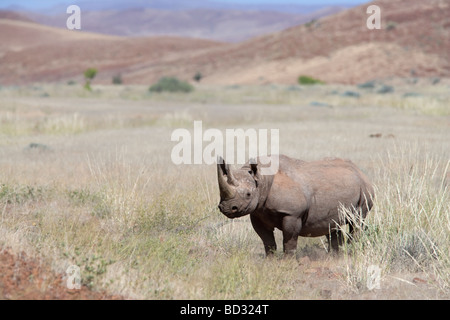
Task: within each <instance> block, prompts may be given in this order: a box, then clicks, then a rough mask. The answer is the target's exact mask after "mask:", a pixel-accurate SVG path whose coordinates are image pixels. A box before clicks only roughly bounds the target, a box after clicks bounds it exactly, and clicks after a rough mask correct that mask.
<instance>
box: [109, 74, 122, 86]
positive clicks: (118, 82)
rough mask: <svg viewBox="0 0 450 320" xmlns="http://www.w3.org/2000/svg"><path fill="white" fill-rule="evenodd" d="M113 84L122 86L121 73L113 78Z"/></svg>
mask: <svg viewBox="0 0 450 320" xmlns="http://www.w3.org/2000/svg"><path fill="white" fill-rule="evenodd" d="M112 83H113V84H122V83H123V81H122V75H121V74H120V73H119V74H117V75H115V76H114V77H112Z"/></svg>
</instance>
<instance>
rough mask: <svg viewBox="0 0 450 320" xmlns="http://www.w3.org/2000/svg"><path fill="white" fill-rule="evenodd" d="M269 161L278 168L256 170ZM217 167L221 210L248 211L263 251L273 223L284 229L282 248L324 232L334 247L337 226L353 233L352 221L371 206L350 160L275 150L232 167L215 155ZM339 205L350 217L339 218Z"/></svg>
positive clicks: (365, 183)
mask: <svg viewBox="0 0 450 320" xmlns="http://www.w3.org/2000/svg"><path fill="white" fill-rule="evenodd" d="M261 160H264V161H261ZM272 160H273V161H278V171H277V172H275V173H274V174H270V175H263V174H261V171H262V170H261V169H264V168H265V167H266V166H267V165H264V164H267V163H270V161H272ZM262 163H264V164H262ZM217 172H218V180H219V189H220V204H219V209H220V211H221V212H222V213H223V214H224V215H226V216H227V217H228V218H231V219H234V218H238V217H242V216H245V215H247V214H250V219H251V222H252V225H253V228H254V229H255V231H256V233H257V234H258V235H259V236H260V237H261V239H262V241H263V243H264V247H265V251H266V254H267V255H270V254H271V253H273V252H274V251H275V250H276V248H277V246H276V242H275V237H274V233H273V232H274V229H275V228H277V229H280V230H281V231H282V232H283V249H284V252H286V253H290V254H292V253H295V251H296V249H297V239H298V236H302V237H318V236H327V240H328V245H329V249H330V250H331V249H333V250H336V251H337V250H338V248H339V244H340V242H341V241H342V234H341V232H340V230H339V226H342V225H345V224H349V225H350V234H353V231H354V226H353V223H352V221H353V222H354V221H361V220H358V219H364V218H365V217H366V215H367V213H368V212H369V210H370V209H371V208H372V205H373V202H372V199H373V195H374V191H373V187H372V185H371V183H370V181H369V179H368V178H367V177H366V176H365V175H364V174H363V173H362V172H361V170H359V169H358V168H357V167H356V165H355V164H354V163H353V162H351V161H349V160H342V159H324V160H320V161H311V162H306V161H301V160H297V159H293V158H290V157H287V156H284V155H279V156H278V155H277V156H268V158H267V157H264V159H262V158H261V157H260V158H257V159H256V160H255V161H251V162H250V163H247V164H245V165H244V166H243V167H242V168H240V169H237V170H231V168H230V166H229V165H228V164H226V163H225V161H224V160H223V159H222V158H220V157H219V159H218V164H217ZM342 209H347V210H346V211H347V212H351V215H354V216H355V219H348V216H347V217H344V216H343V214H342Z"/></svg>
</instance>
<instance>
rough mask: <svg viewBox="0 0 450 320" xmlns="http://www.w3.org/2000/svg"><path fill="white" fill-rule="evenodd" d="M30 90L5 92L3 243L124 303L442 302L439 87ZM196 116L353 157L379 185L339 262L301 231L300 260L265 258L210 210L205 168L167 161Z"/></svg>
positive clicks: (245, 228) (250, 236) (257, 245)
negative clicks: (76, 271)
mask: <svg viewBox="0 0 450 320" xmlns="http://www.w3.org/2000/svg"><path fill="white" fill-rule="evenodd" d="M39 88H40V89H39V90H35V89H31V88H16V89H14V88H3V89H2V91H0V94H1V100H0V123H1V129H0V213H1V218H0V219H1V228H0V244H1V245H2V246H7V247H11V248H13V249H14V250H25V251H27V252H28V253H29V254H31V255H34V256H39V257H41V258H44V259H46V260H48V261H51V263H52V265H53V267H54V269H55V270H57V271H59V272H62V273H64V272H65V270H66V268H67V267H68V266H69V265H72V264H76V265H79V266H80V267H81V270H82V280H83V283H85V284H86V285H88V286H91V287H93V288H103V289H107V290H109V291H110V292H112V293H115V294H123V295H126V296H127V297H130V298H145V299H210V298H211V299H230V298H231V299H299V298H307V299H318V298H344V299H345V298H448V297H449V287H450V279H449V277H448V275H449V274H450V272H449V271H450V270H449V267H450V255H449V248H450V239H449V236H448V234H449V232H448V231H449V230H450V218H449V213H450V208H449V203H450V201H449V200H450V199H449V189H448V185H449V183H450V181H449V179H448V177H449V174H448V172H449V162H448V161H449V159H450V150H449V148H448V137H449V133H450V128H449V127H448V123H449V114H448V109H446V108H445V106H448V101H449V100H448V99H449V97H448V94H447V95H446V94H445V92H446V91H445V88H442V89H440V90H439V89H436V88H433V90H435V91H433V92H431V89H430V90H429V91H427V89H426V88H425V89H422V94H423V97H421V98H420V100H418V101H417V102H411V101H412V100H411V101H410V99H414V98H402V92H401V91H400V92H397V93H395V94H390V95H387V96H382V97H380V96H379V95H377V94H375V93H372V92H367V93H366V92H362V96H361V98H360V99H355V98H350V97H343V96H341V95H340V93H341V92H345V91H347V90H350V89H352V90H357V89H355V88H350V87H339V86H336V87H329V86H324V87H320V88H319V87H314V88H310V89H305V88H302V89H299V90H297V89H295V90H294V89H292V88H290V87H275V86H274V87H264V88H258V87H235V88H214V87H213V88H208V87H204V88H200V89H199V90H197V91H196V92H195V93H192V94H190V95H187V96H186V95H177V94H175V95H168V94H167V95H166V94H163V95H156V96H155V95H148V93H147V92H145V90H146V88H144V87H138V86H136V87H99V88H97V89H96V88H95V86H94V91H95V90H97V92H94V93H93V94H92V95H88V96H85V93H84V92H82V91H80V90H79V88H77V87H72V86H50V85H45V86H40V87H39ZM404 90H408V88H405V89H404ZM414 90H416V89H414ZM40 91H45V92H47V93H48V96H40V95H41V93H40ZM436 91H437V92H436ZM336 92H337V94H336ZM311 101H321V102H324V103H327V104H329V105H331V107H314V106H311V105H310V102H311ZM193 120H203V123H204V128H207V127H217V128H219V129H223V130H224V129H225V128H238V127H255V128H269V129H270V128H276V129H280V151H281V152H282V153H285V154H288V155H291V156H293V157H298V158H303V159H306V160H311V159H318V158H323V157H327V156H337V157H345V158H350V159H352V160H353V161H354V162H355V163H357V164H358V165H359V166H360V167H361V168H362V169H363V170H364V171H365V172H366V173H367V175H368V176H369V177H371V178H372V180H373V181H374V183H375V185H376V189H377V196H376V199H375V207H374V210H373V211H372V212H371V214H370V216H369V219H368V220H367V222H366V225H365V231H364V232H362V233H361V235H360V236H359V237H358V239H357V240H356V241H354V242H353V244H351V245H346V246H345V247H344V250H343V251H344V252H343V253H342V254H341V255H339V256H333V255H327V254H325V250H324V247H323V244H322V241H323V239H305V238H301V239H300V240H299V251H298V254H297V257H298V260H295V259H282V258H281V257H277V258H274V259H265V258H264V255H263V252H264V250H263V246H262V244H261V241H260V239H259V238H258V236H257V235H256V233H255V232H254V231H253V230H252V227H251V225H250V222H249V219H248V217H245V218H242V219H240V220H236V221H229V220H227V219H226V218H225V217H224V216H222V215H221V214H220V213H219V211H218V210H217V209H216V207H217V203H218V196H219V195H218V190H217V186H216V174H215V167H214V166H206V165H197V166H175V165H173V164H172V162H171V160H170V154H171V149H172V147H173V145H174V143H172V142H171V141H170V135H171V132H172V130H173V129H174V128H177V127H186V128H188V129H192V126H193ZM375 133H381V134H382V136H381V138H370V137H369V136H370V135H371V134H375ZM30 143H39V144H41V145H43V146H46V147H47V148H43V147H42V148H30ZM279 237H280V234H279V233H278V234H277V238H279ZM306 257H308V258H306ZM370 265H376V266H379V268H380V269H381V271H382V273H381V289H380V290H374V291H369V290H368V289H367V287H366V286H365V284H366V281H367V268H368V267H369V266H370ZM415 278H420V279H421V280H424V281H425V282H426V283H422V282H420V283H417V282H415V281H413V280H414V279H415ZM398 279H400V280H398Z"/></svg>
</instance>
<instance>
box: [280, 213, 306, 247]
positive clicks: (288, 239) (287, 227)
mask: <svg viewBox="0 0 450 320" xmlns="http://www.w3.org/2000/svg"><path fill="white" fill-rule="evenodd" d="M301 230H302V220H301V219H299V218H297V217H293V216H290V215H286V216H285V217H283V250H284V252H285V253H286V254H288V255H295V252H296V251H297V240H298V236H299V234H300V231H301Z"/></svg>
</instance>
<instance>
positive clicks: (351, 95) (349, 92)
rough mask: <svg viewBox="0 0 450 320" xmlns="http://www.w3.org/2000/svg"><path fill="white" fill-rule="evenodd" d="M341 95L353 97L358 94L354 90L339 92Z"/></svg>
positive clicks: (358, 95)
mask: <svg viewBox="0 0 450 320" xmlns="http://www.w3.org/2000/svg"><path fill="white" fill-rule="evenodd" d="M341 96H342V97H353V98H359V97H360V94H359V92H356V91H345V92H344V93H343V94H341Z"/></svg>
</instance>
